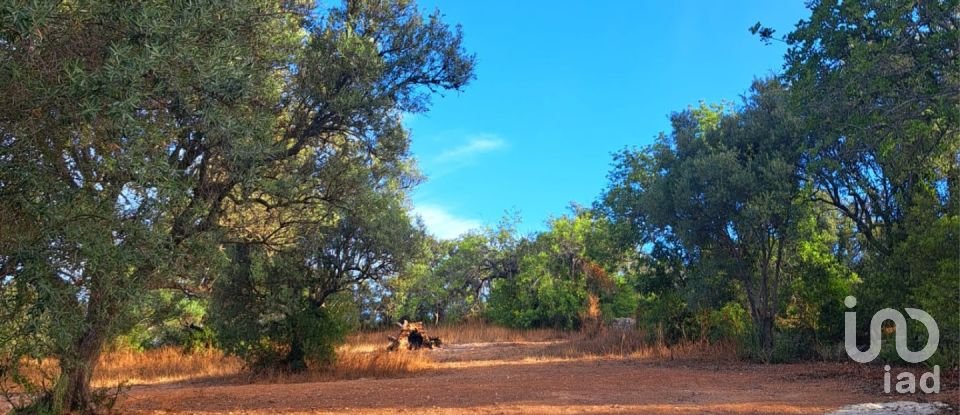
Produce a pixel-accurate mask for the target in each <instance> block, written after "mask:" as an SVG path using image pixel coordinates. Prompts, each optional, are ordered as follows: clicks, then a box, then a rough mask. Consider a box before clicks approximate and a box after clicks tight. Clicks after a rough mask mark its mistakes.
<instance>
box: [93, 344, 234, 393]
mask: <svg viewBox="0 0 960 415" xmlns="http://www.w3.org/2000/svg"><path fill="white" fill-rule="evenodd" d="M243 367H244V366H243V362H242V361H241V360H240V359H238V358H236V357H233V356H226V355H224V353H223V352H221V351H219V350H216V349H204V350H198V351H194V352H185V351H183V350H181V349H179V348H175V347H162V348H158V349H151V350H146V351H142V352H141V351H136V350H120V351H113V352H108V353H105V354H104V355H103V356H102V357H101V358H100V364H99V366H98V367H97V370H96V372H95V373H94V377H93V382H92V383H93V386H94V387H110V386H115V385H117V384H120V383H127V384H131V385H145V384H156V383H170V382H178V381H183V380H189V379H199V378H212V377H226V376H233V375H236V374H239V373H241V372H242V371H243Z"/></svg>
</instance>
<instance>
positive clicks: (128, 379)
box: [35, 323, 736, 387]
mask: <svg viewBox="0 0 960 415" xmlns="http://www.w3.org/2000/svg"><path fill="white" fill-rule="evenodd" d="M426 330H427V333H428V334H429V335H430V336H439V337H440V338H442V339H443V342H444V344H445V345H448V346H454V345H457V346H463V347H465V349H460V350H457V352H455V353H454V355H452V356H451V355H449V354H448V355H446V356H445V357H444V358H443V359H441V360H444V361H442V362H441V361H438V360H437V358H436V356H437V354H436V353H435V352H432V351H429V350H421V351H409V350H400V351H397V352H387V351H386V350H385V349H386V346H387V344H388V342H387V336H388V335H396V333H397V330H395V329H384V330H378V331H365V332H360V333H356V334H353V335H351V336H349V337H348V338H347V341H346V343H345V344H344V345H342V346H340V347H338V348H337V360H336V362H335V363H334V364H333V365H331V366H329V367H323V368H316V369H313V370H309V371H307V372H304V373H297V374H288V373H282V372H277V373H262V372H261V373H257V374H253V373H250V372H249V371H246V370H245V368H244V365H243V362H242V361H241V360H240V359H238V358H236V357H232V356H226V355H224V354H223V353H222V352H220V351H218V350H202V351H197V352H192V353H185V352H184V351H182V350H181V349H178V348H172V347H170V348H160V349H155V350H148V351H145V352H138V351H131V350H119V351H112V352H108V353H105V354H104V355H103V356H102V358H101V359H100V363H99V366H98V368H97V370H96V373H95V375H94V379H93V385H94V386H95V387H115V386H116V385H118V384H127V385H147V384H160V383H172V382H182V381H200V382H206V381H213V382H217V383H248V382H254V383H301V382H317V381H332V380H343V379H357V378H388V377H399V376H410V375H414V374H417V373H421V372H426V371H430V370H438V369H444V368H451V367H459V366H462V364H461V363H463V364H466V363H469V362H466V360H471V361H472V360H479V361H487V360H491V359H497V360H504V359H507V360H511V361H540V362H542V361H545V360H570V359H582V358H597V357H620V358H638V359H645V358H656V359H697V358H709V359H713V360H716V359H729V360H735V359H736V350H735V347H733V346H732V345H729V344H719V345H710V344H706V343H694V342H691V343H684V344H680V345H674V346H671V347H667V346H665V345H662V344H652V345H651V344H649V343H648V342H645V341H644V336H643V335H642V333H639V332H636V331H630V332H622V331H617V330H604V331H602V332H601V333H600V334H599V335H596V336H593V335H588V334H586V333H576V332H563V331H557V330H549V329H534V330H516V329H508V328H504V327H498V326H494V325H489V324H482V323H471V324H464V325H458V326H440V327H427V329H426ZM490 343H503V344H502V345H496V344H490ZM454 347H456V346H454ZM451 349H453V347H451ZM479 349H482V350H480V351H479V352H476V350H479ZM459 354H462V356H460V355H459ZM55 363H56V362H55V361H53V360H52V359H47V360H45V361H43V362H42V367H43V370H44V371H45V373H46V377H47V378H48V379H51V378H53V377H55V376H56V364H55ZM481 363H482V362H473V363H470V364H481ZM38 367H39V366H38ZM35 372H36V374H37V375H38V376H37V378H38V379H39V378H40V376H39V375H40V372H39V370H36V371H35Z"/></svg>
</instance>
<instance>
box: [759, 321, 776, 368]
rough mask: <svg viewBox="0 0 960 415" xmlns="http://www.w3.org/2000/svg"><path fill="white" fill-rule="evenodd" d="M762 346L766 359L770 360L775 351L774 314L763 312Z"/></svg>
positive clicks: (761, 325) (761, 322) (761, 323)
mask: <svg viewBox="0 0 960 415" xmlns="http://www.w3.org/2000/svg"><path fill="white" fill-rule="evenodd" d="M758 323H759V325H760V327H759V330H760V347H761V350H763V354H764V360H766V361H769V360H770V358H771V357H772V353H773V316H771V315H770V313H768V312H762V315H761V317H760V321H758Z"/></svg>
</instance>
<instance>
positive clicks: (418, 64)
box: [0, 0, 473, 413]
mask: <svg viewBox="0 0 960 415" xmlns="http://www.w3.org/2000/svg"><path fill="white" fill-rule="evenodd" d="M472 69H473V58H472V57H471V56H469V55H467V54H465V52H464V51H463V48H462V46H461V35H460V31H459V29H458V28H457V29H454V28H450V27H449V26H448V25H446V24H444V23H443V22H442V21H441V20H440V18H439V15H438V14H436V13H435V14H432V15H430V16H424V15H422V14H421V13H420V12H419V11H418V10H417V8H416V7H415V5H414V4H413V3H411V2H407V1H388V0H384V1H359V0H358V1H347V2H345V3H344V4H343V5H342V6H340V7H335V8H332V9H330V10H326V11H320V10H319V9H316V8H315V5H313V4H311V3H309V2H301V1H296V0H290V1H284V2H273V1H255V0H250V1H230V2H219V1H212V2H170V3H167V2H160V3H155V2H142V1H134V2H124V3H115V2H98V1H85V0H80V1H72V2H56V1H40V2H21V1H12V2H5V3H3V4H2V5H0V205H2V206H3V214H2V215H0V227H2V231H0V313H2V314H3V315H2V316H0V336H3V338H2V339H0V356H2V357H3V358H2V360H0V364H2V366H3V371H4V372H5V373H6V374H8V375H10V378H11V379H15V380H19V381H22V383H25V384H26V386H27V388H26V389H27V390H28V391H36V392H37V396H36V399H34V400H32V401H31V402H30V405H32V407H31V411H33V412H38V411H49V412H55V413H62V412H65V411H90V410H92V409H93V408H94V407H95V406H96V402H94V394H93V393H92V391H91V389H90V380H91V376H92V374H93V372H94V370H95V368H96V364H97V361H98V358H99V357H100V353H101V351H102V349H103V346H104V345H105V344H106V343H107V342H108V341H109V340H110V339H111V338H113V337H114V336H115V335H116V334H117V333H118V331H119V330H121V329H122V328H123V326H124V322H125V320H127V317H129V314H130V309H131V307H130V306H131V304H132V301H133V299H135V298H137V297H138V296H139V295H141V294H142V293H144V292H145V290H150V289H152V288H160V287H171V286H174V287H179V286H184V285H195V284H201V285H202V284H209V277H210V276H213V275H216V274H217V273H218V270H219V269H222V268H223V267H225V266H226V263H227V261H226V258H224V256H223V255H222V253H221V250H220V249H219V247H220V246H222V245H223V244H224V243H235V242H238V241H239V242H249V241H251V240H256V241H259V242H261V243H264V242H265V240H266V239H269V238H265V237H264V235H267V236H269V235H273V234H275V233H278V232H274V229H271V227H273V228H286V227H288V225H289V223H288V222H289V221H288V220H286V219H287V218H284V217H280V216H270V217H269V218H270V219H272V220H259V219H258V220H256V221H253V222H255V223H240V224H239V225H238V221H239V220H240V219H243V218H249V217H250V216H256V215H257V213H258V212H262V211H266V210H270V209H272V207H273V204H275V203H283V204H287V205H290V206H298V205H302V204H310V203H315V202H317V201H322V200H329V201H334V202H335V201H336V200H338V198H337V196H336V193H337V192H338V191H345V190H343V189H341V188H336V187H334V188H329V189H328V188H314V187H311V186H312V185H319V184H320V183H321V182H318V181H314V180H312V179H311V178H312V177H315V176H320V174H319V173H318V172H322V171H324V168H325V167H324V163H323V162H324V160H325V156H324V155H325V154H330V153H331V151H335V150H330V148H331V147H333V146H335V145H336V144H337V143H345V142H349V143H353V144H354V145H355V146H356V148H359V149H362V151H363V153H362V154H364V155H365V157H367V158H368V159H370V160H374V161H376V160H379V157H381V156H382V157H385V158H387V159H389V158H390V157H394V158H398V159H402V158H403V156H404V155H405V153H406V143H407V138H406V132H405V131H404V130H403V128H402V127H401V124H400V116H401V114H402V113H403V112H420V111H424V110H426V108H427V106H428V103H429V100H428V98H429V95H430V94H431V93H434V92H436V91H438V90H442V89H460V88H461V87H463V86H464V85H465V84H466V83H467V82H468V81H469V80H470V78H471V77H472ZM381 153H382V154H381ZM298 175H302V177H304V180H296V179H294V177H297V176H298ZM282 177H286V178H287V179H285V180H281V179H280V178H282ZM260 190H263V192H260ZM256 205H259V206H261V207H262V209H263V210H257V209H256V208H253V207H252V206H256ZM279 233H280V234H282V232H279ZM44 357H53V358H55V359H56V361H57V362H58V364H59V371H58V372H57V373H55V374H54V375H53V377H54V378H53V379H51V382H50V383H49V384H46V385H48V387H46V388H43V387H40V386H42V385H31V384H30V382H29V381H28V380H27V378H25V377H23V376H19V375H18V374H19V373H20V370H21V369H22V367H21V365H22V363H23V362H26V361H28V360H27V358H36V359H39V358H44ZM34 386H37V387H40V388H39V389H37V388H34Z"/></svg>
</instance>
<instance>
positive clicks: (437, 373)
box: [119, 342, 955, 414]
mask: <svg viewBox="0 0 960 415" xmlns="http://www.w3.org/2000/svg"><path fill="white" fill-rule="evenodd" d="M553 343H555V342H517V343H473V344H461V345H450V346H447V347H446V348H445V349H441V350H434V351H424V352H422V353H432V355H431V356H432V357H433V358H434V359H435V360H436V361H437V362H438V363H437V368H436V369H433V370H429V371H426V372H423V373H420V374H417V375H412V376H409V377H404V378H391V379H358V380H347V381H331V382H317V383H299V384H246V385H210V384H204V385H197V384H170V385H157V386H141V387H135V388H134V389H133V390H131V391H130V393H129V395H128V397H127V398H125V399H124V400H123V401H122V402H121V404H120V408H119V409H120V411H121V412H122V413H137V414H171V413H175V414H279V413H294V414H325V413H331V414H333V413H336V414H342V413H360V414H396V413H429V414H464V413H466V414H529V413H543V414H600V413H623V414H634V413H643V414H772V413H784V414H823V413H827V412H830V411H834V410H837V409H838V408H840V407H843V406H846V405H851V404H858V403H864V402H876V401H885V400H888V399H884V397H883V396H882V395H878V394H877V393H876V392H872V391H874V390H876V389H877V388H878V387H879V385H880V384H879V383H876V382H875V381H874V379H869V380H868V379H864V378H863V375H862V373H861V374H858V373H855V371H852V370H851V365H840V364H796V365H754V364H741V363H721V364H716V363H705V362H700V361H682V360H677V361H662V360H653V359H630V358H590V357H583V358H571V359H561V358H549V357H542V358H541V357H538V355H537V352H538V351H539V350H544V349H545V348H548V347H551V346H552V345H553ZM875 383H876V384H875ZM949 393H955V391H954V392H949ZM900 398H901V399H902V397H900Z"/></svg>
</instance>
